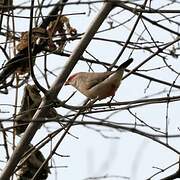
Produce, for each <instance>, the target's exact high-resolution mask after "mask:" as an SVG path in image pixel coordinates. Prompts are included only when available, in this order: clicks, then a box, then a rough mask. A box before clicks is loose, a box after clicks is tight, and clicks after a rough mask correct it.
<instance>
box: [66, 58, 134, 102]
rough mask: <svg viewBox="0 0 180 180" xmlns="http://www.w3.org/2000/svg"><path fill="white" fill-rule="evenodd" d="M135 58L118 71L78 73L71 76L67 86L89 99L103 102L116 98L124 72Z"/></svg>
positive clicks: (126, 62)
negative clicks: (108, 98) (106, 99)
mask: <svg viewBox="0 0 180 180" xmlns="http://www.w3.org/2000/svg"><path fill="white" fill-rule="evenodd" d="M132 62H133V58H130V59H128V60H127V61H125V62H124V63H123V64H121V65H120V66H119V67H118V68H117V70H116V71H106V72H78V73H75V74H73V75H71V76H70V77H69V78H68V79H67V81H66V82H65V85H71V86H73V87H74V88H76V89H77V90H78V91H80V92H81V93H82V94H84V95H85V96H86V97H87V98H89V99H96V100H102V99H105V98H107V97H110V96H112V97H113V96H114V95H115V92H116V91H117V89H118V87H119V86H120V84H121V80H122V77H123V73H124V70H125V68H126V67H127V66H129V65H130V64H131V63H132Z"/></svg>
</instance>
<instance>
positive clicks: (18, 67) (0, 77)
mask: <svg viewBox="0 0 180 180" xmlns="http://www.w3.org/2000/svg"><path fill="white" fill-rule="evenodd" d="M41 50H42V48H41V46H38V45H36V44H35V45H34V47H33V51H32V55H33V56H35V55H36V54H38V53H40V52H41ZM34 63H35V58H34V57H33V60H32V64H34ZM29 71H30V66H29V57H28V48H25V49H23V50H21V51H19V52H18V53H17V54H16V55H15V56H14V57H13V58H12V59H10V60H9V61H8V62H7V63H6V64H5V66H4V67H3V70H2V71H1V72H0V84H3V83H4V82H5V80H6V79H7V78H8V77H9V76H10V75H11V74H13V73H14V72H17V73H18V74H20V75H22V74H25V73H26V72H29Z"/></svg>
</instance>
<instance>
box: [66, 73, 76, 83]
mask: <svg viewBox="0 0 180 180" xmlns="http://www.w3.org/2000/svg"><path fill="white" fill-rule="evenodd" d="M77 74H78V73H76V74H73V75H72V76H70V77H69V78H68V80H67V81H72V80H73V79H74V78H75V77H76V76H77Z"/></svg>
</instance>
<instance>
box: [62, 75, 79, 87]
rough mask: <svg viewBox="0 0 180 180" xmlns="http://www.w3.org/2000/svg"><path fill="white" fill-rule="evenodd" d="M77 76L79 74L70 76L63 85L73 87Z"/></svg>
mask: <svg viewBox="0 0 180 180" xmlns="http://www.w3.org/2000/svg"><path fill="white" fill-rule="evenodd" d="M78 74H79V73H76V74H73V75H71V76H70V77H69V78H68V79H67V81H66V82H65V84H64V85H74V83H75V80H76V77H77V75H78Z"/></svg>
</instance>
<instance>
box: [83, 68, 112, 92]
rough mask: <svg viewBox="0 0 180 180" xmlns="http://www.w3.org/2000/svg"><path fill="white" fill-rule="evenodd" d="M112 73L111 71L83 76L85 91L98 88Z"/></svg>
mask: <svg viewBox="0 0 180 180" xmlns="http://www.w3.org/2000/svg"><path fill="white" fill-rule="evenodd" d="M112 73H114V72H112V71H109V72H102V73H85V74H82V78H83V82H84V87H85V89H91V88H92V87H94V86H96V85H97V84H99V83H101V82H102V81H104V80H105V79H106V78H108V77H109V76H110V75H111V74H112Z"/></svg>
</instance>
